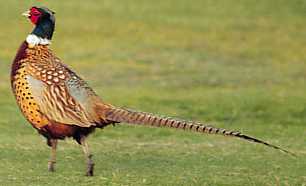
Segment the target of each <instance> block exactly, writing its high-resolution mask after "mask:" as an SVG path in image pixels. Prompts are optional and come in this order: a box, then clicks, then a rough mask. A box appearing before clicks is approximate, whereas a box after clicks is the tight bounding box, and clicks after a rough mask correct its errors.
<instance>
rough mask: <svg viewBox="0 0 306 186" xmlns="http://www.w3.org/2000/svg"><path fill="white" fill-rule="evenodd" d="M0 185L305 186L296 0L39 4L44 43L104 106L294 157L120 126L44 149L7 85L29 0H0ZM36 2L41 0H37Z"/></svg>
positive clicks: (304, 67) (304, 36) (301, 11)
mask: <svg viewBox="0 0 306 186" xmlns="http://www.w3.org/2000/svg"><path fill="white" fill-rule="evenodd" d="M0 4H1V12H0V41H1V42H0V105H1V107H0V160H1V162H0V185H1V186H2V185H3V186H7V185H33V186H34V185H154V186H155V185H229V186H236V185H243V186H245V185H254V186H258V185H271V186H274V185H290V186H291V185H304V186H305V185H306V141H305V136H306V125H305V124H306V82H305V81H306V52H305V51H306V32H305V31H306V25H305V19H306V12H305V8H306V3H305V1H302V0H291V1H287V0H275V1H267V0H247V1H243V0H193V1H187V0H155V1H145V0H134V1H131V0H130V1H119V0H104V1H93V0H89V1H76V0H66V1H56V2H54V1H52V2H51V1H50V2H49V3H46V4H44V5H46V6H48V7H50V8H51V9H53V10H55V11H56V16H57V28H56V33H55V35H54V39H53V44H52V48H53V50H54V51H55V52H56V54H57V55H58V56H59V57H61V59H62V60H63V61H64V62H65V63H66V64H68V65H69V66H71V67H72V68H73V69H74V70H75V71H76V72H78V73H79V74H80V75H81V76H82V77H84V78H85V79H86V80H87V81H88V83H89V84H90V85H91V86H92V87H93V88H94V89H95V90H96V92H97V93H98V94H99V95H100V96H102V97H103V99H104V100H105V101H107V102H110V103H112V104H114V105H117V106H123V107H129V108H133V109H136V110H142V111H147V112H153V113H158V114H162V115H169V116H174V117H179V118H185V119H193V120H197V121H207V122H211V123H213V124H214V125H215V126H218V127H224V128H228V129H237V130H241V131H243V132H244V133H246V134H249V135H251V136H256V137H258V138H260V139H264V140H266V141H268V142H270V143H272V144H275V145H279V146H282V147H284V148H286V149H289V150H290V151H292V152H295V153H296V154H298V158H293V157H291V156H289V155H287V154H284V153H281V152H279V151H277V150H274V149H271V148H267V147H265V146H262V145H257V144H251V143H248V142H244V141H241V140H238V139H232V138H226V137H222V136H210V135H199V134H194V133H189V132H184V131H178V130H171V129H156V128H146V127H140V126H127V125H119V126H116V127H108V128H105V129H104V130H103V131H102V130H98V131H97V132H96V133H94V134H93V135H92V136H91V137H90V138H89V143H90V146H91V149H92V152H93V153H94V160H95V163H96V175H95V176H94V177H92V178H88V177H85V176H84V173H85V162H84V161H85V160H84V158H83V154H82V151H81V149H80V147H79V146H78V145H77V144H76V143H75V142H73V141H72V140H66V141H62V142H60V144H59V150H58V161H57V164H56V166H57V167H56V168H57V171H56V172H55V173H48V172H47V161H48V158H49V148H48V147H47V146H46V144H45V140H44V139H43V137H41V136H39V135H38V134H37V132H36V131H35V130H33V128H32V127H31V126H30V125H29V124H28V123H27V122H26V121H25V119H24V118H23V117H22V115H21V114H20V112H19V110H18V108H17V106H16V104H15V100H14V98H13V96H12V94H11V91H10V82H9V73H10V63H11V61H12V59H13V57H14V55H15V53H16V50H17V48H18V47H19V45H20V43H21V42H22V41H23V40H24V39H25V37H26V35H27V34H28V33H29V32H30V31H31V29H32V26H31V25H30V24H29V22H28V21H26V20H25V19H24V18H23V17H21V16H20V14H21V13H22V12H23V11H25V10H26V9H27V8H29V7H30V6H32V5H37V4H36V1H13V0H12V1H4V0H1V1H0ZM38 5H41V3H39V4H38Z"/></svg>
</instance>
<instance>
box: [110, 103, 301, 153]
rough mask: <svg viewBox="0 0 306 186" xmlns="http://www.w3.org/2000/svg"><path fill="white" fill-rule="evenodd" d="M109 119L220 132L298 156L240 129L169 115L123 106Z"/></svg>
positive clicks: (111, 112) (115, 110)
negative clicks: (232, 129)
mask: <svg viewBox="0 0 306 186" xmlns="http://www.w3.org/2000/svg"><path fill="white" fill-rule="evenodd" d="M105 116H106V118H107V120H111V121H114V122H125V123H130V124H139V125H149V126H155V127H169V128H177V129H183V130H190V131H194V132H199V133H208V134H220V135H224V136H232V137H237V138H240V139H244V140H247V141H250V142H254V143H260V144H263V145H266V146H268V147H272V148H274V149H278V150H280V151H283V152H285V153H288V154H291V155H293V156H296V155H295V154H293V153H291V152H289V151H287V150H285V149H283V148H280V147H278V146H275V145H271V144H269V143H267V142H265V141H262V140H259V139H256V138H253V137H251V136H247V135H244V134H242V133H241V132H238V131H231V130H226V129H222V128H216V127H213V126H209V125H204V124H202V123H197V122H192V121H184V120H178V119H173V118H167V117H159V116H155V115H152V114H150V113H145V112H138V111H131V110H127V109H122V108H111V109H109V110H108V111H107V112H106V115H105Z"/></svg>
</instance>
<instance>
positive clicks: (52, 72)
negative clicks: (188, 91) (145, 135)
mask: <svg viewBox="0 0 306 186" xmlns="http://www.w3.org/2000/svg"><path fill="white" fill-rule="evenodd" d="M23 15H24V16H26V17H28V18H29V19H30V21H31V22H32V23H33V24H34V25H35V28H34V30H33V31H32V33H31V34H29V35H28V36H27V38H26V40H25V41H24V42H23V43H22V44H21V47H20V48H19V50H18V52H17V55H16V57H15V59H14V62H13V64H12V70H11V85H12V90H13V92H14V95H15V97H16V99H17V103H18V106H19V107H20V109H21V111H22V113H23V115H24V116H25V117H26V119H27V120H28V121H29V122H30V123H31V124H32V126H33V127H34V128H35V129H37V130H38V132H39V133H40V134H42V135H43V136H44V137H46V139H47V144H48V145H49V146H51V156H50V160H49V162H48V169H49V171H54V164H55V160H56V146H57V140H58V139H64V138H65V137H73V138H74V139H75V140H76V141H77V142H78V143H79V144H80V145H81V146H82V148H83V151H84V153H85V156H86V158H87V172H86V175H88V176H92V175H93V166H94V163H93V161H92V155H91V154H90V152H89V149H88V145H87V143H86V137H87V135H88V134H90V133H92V132H93V131H94V130H95V128H103V127H105V126H107V125H110V124H115V123H121V122H123V123H130V124H144V125H150V126H157V127H170V128H180V129H183V130H191V131H195V132H200V133H209V134H221V135H225V136H233V137H238V138H241V139H244V140H248V141H251V142H256V143H261V144H264V145H267V146H269V147H273V148H276V149H279V150H281V151H284V152H286V153H290V152H288V151H287V150H284V149H282V148H280V147H277V146H274V145H271V144H269V143H266V142H264V141H262V140H259V139H256V138H253V137H250V136H247V135H244V134H242V133H240V132H237V131H230V130H225V129H221V128H215V127H212V126H208V125H203V124H201V123H197V122H189V121H183V120H177V119H171V118H165V117H158V116H155V115H152V114H149V113H144V112H137V111H131V110H128V109H123V108H118V107H115V106H113V105H111V104H107V103H105V102H103V101H102V100H101V99H100V98H99V97H98V96H97V95H96V94H95V92H94V91H93V90H92V89H91V88H90V87H89V86H88V85H87V83H86V82H85V81H84V80H83V79H81V78H80V77H79V76H78V75H77V74H76V73H74V72H73V71H72V70H70V69H69V68H68V67H67V66H66V65H64V64H63V63H62V62H61V60H60V59H59V58H58V57H57V56H56V55H55V54H54V53H53V52H52V51H51V50H50V49H49V45H50V40H51V39H52V35H53V31H54V28H55V17H54V12H53V11H51V10H49V9H48V8H45V7H32V8H31V9H30V10H28V11H27V12H25V13H24V14H23Z"/></svg>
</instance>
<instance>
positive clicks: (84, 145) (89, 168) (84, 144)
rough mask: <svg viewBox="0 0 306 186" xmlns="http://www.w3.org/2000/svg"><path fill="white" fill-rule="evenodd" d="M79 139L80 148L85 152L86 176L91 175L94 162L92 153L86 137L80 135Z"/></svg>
mask: <svg viewBox="0 0 306 186" xmlns="http://www.w3.org/2000/svg"><path fill="white" fill-rule="evenodd" d="M80 141H81V145H82V149H83V152H84V154H85V158H86V161H87V170H86V176H93V172H94V165H95V164H94V162H93V160H92V154H91V153H90V151H89V147H88V144H87V142H86V137H82V138H81V140H80Z"/></svg>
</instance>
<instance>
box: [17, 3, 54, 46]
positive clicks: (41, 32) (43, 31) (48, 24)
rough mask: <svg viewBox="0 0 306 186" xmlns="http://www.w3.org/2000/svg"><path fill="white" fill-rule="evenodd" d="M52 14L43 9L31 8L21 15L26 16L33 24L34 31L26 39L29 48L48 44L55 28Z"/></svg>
mask: <svg viewBox="0 0 306 186" xmlns="http://www.w3.org/2000/svg"><path fill="white" fill-rule="evenodd" d="M54 14H55V13H54V12H53V11H51V10H50V9H48V8H45V7H35V6H34V7H31V8H30V9H29V10H28V11H26V12H24V13H23V14H22V15H23V16H26V17H27V18H28V19H29V20H30V21H31V22H32V23H33V24H34V26H35V27H34V29H33V31H32V32H31V34H30V35H29V36H28V37H27V42H28V43H29V46H35V45H37V44H49V43H50V40H51V39H52V36H53V32H54V28H55V16H54Z"/></svg>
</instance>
